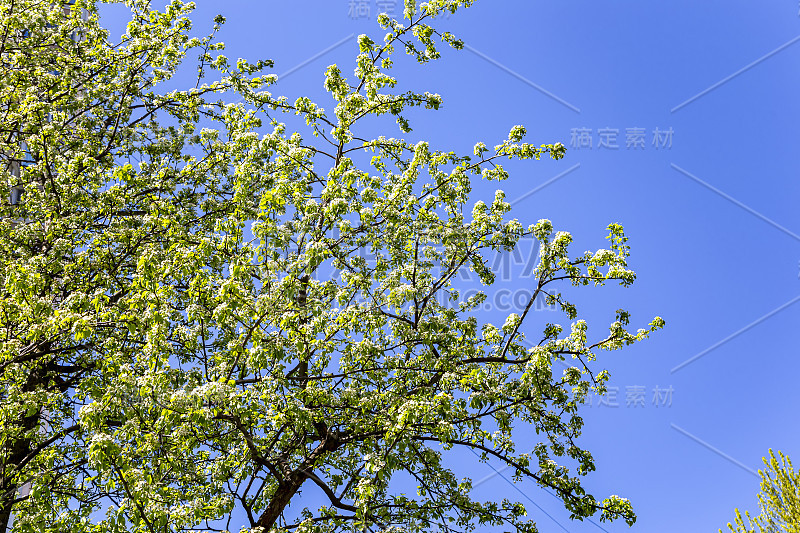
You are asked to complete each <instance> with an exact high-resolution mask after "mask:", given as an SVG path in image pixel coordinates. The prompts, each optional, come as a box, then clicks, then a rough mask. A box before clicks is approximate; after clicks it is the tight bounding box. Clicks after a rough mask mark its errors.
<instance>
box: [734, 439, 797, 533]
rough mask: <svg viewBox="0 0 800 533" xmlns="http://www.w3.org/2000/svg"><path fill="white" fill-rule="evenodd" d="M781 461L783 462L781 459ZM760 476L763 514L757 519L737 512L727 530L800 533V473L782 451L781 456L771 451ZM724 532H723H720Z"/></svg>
mask: <svg viewBox="0 0 800 533" xmlns="http://www.w3.org/2000/svg"><path fill="white" fill-rule="evenodd" d="M779 458H780V459H779ZM763 461H764V466H765V467H766V468H764V470H759V471H758V474H759V475H760V476H761V492H759V493H758V505H759V507H760V508H761V514H759V515H758V516H756V517H755V518H753V517H751V516H750V513H749V512H747V511H745V513H744V517H743V516H742V513H741V512H740V511H739V509H736V518H735V519H734V522H733V523H732V524H731V523H730V522H729V523H728V529H729V530H730V531H732V532H733V533H798V532H800V471H796V470H795V469H794V467H793V466H792V461H791V460H790V459H789V458H788V457H786V456H785V455H784V454H783V453H782V452H781V451H778V457H775V454H774V453H773V452H772V450H770V451H769V460H767V458H766V457H764V459H763ZM719 531H720V533H722V530H721V529H720V530H719Z"/></svg>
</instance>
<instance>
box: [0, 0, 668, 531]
mask: <svg viewBox="0 0 800 533" xmlns="http://www.w3.org/2000/svg"><path fill="white" fill-rule="evenodd" d="M124 4H125V5H127V6H128V7H129V8H130V10H131V21H130V23H129V24H128V26H127V29H126V33H125V35H123V36H122V38H121V40H120V41H119V42H116V43H113V42H111V41H109V36H108V32H107V31H106V30H104V29H103V28H102V27H101V26H100V23H99V19H98V15H97V6H96V4H95V2H93V1H88V0H85V1H81V0H78V1H77V2H76V3H75V6H74V7H75V9H73V10H72V11H70V12H66V13H65V11H64V10H62V9H61V6H60V5H58V4H56V3H51V2H41V1H39V0H0V6H2V12H3V22H2V24H3V28H2V30H3V31H2V36H3V37H2V39H3V40H2V45H1V46H0V56H1V57H2V62H0V68H2V69H3V71H2V76H0V93H1V94H2V99H0V102H2V106H3V107H2V112H3V116H2V132H3V138H2V139H0V153H2V154H3V156H4V161H5V164H6V170H5V171H4V173H3V179H5V180H6V182H7V184H8V186H9V187H21V188H22V190H24V194H23V196H22V202H21V203H19V204H16V205H11V204H10V203H6V204H3V205H2V207H0V261H2V265H0V282H1V283H0V287H2V293H1V294H0V296H1V298H0V338H1V339H2V348H0V382H1V383H2V393H1V394H2V407H0V424H1V425H0V462H1V464H0V526H2V527H5V525H6V524H7V523H8V520H9V516H10V514H11V513H12V511H13V513H14V514H15V516H16V520H15V523H14V528H15V530H16V531H31V532H32V531H36V532H39V531H53V532H56V531H58V532H65V531H75V532H83V531H93V532H94V531H97V532H101V531H102V532H122V531H126V532H127V531H137V532H138V531H141V532H151V533H153V532H156V531H183V530H189V529H192V528H198V527H200V528H204V529H207V530H231V529H233V530H238V529H239V528H240V527H241V528H248V529H253V530H258V528H262V529H263V530H264V531H267V530H274V531H312V530H313V531H337V530H343V529H349V528H356V529H367V530H378V529H379V530H390V529H392V528H402V529H403V530H406V531H422V530H430V529H436V528H439V529H441V530H444V531H461V530H469V529H471V528H473V527H474V526H475V525H477V524H498V525H499V524H507V525H510V526H511V527H514V528H516V529H517V530H519V531H535V530H536V529H535V524H534V523H533V522H532V521H530V520H528V519H526V518H525V508H524V507H523V505H522V504H520V503H516V502H511V501H506V500H504V501H502V502H478V501H475V500H473V499H472V498H471V497H470V481H469V479H467V478H463V479H459V478H458V477H456V473H454V472H452V471H451V470H450V469H449V468H447V467H445V466H444V465H443V464H442V453H443V452H444V451H446V450H449V449H452V448H455V447H459V448H468V449H471V450H474V451H476V452H478V453H479V454H480V455H481V458H482V459H483V460H493V461H499V462H501V463H503V464H504V465H507V466H510V467H513V468H514V472H515V478H516V479H522V478H530V479H533V480H535V481H536V482H537V483H538V484H540V485H541V486H543V487H547V488H550V489H552V490H554V491H555V493H556V494H557V495H558V496H559V497H560V498H561V499H562V500H563V502H564V505H565V507H566V508H567V509H568V510H569V511H570V512H571V514H572V516H573V517H574V518H578V519H580V518H584V517H588V516H592V515H594V514H596V513H600V516H601V519H603V520H606V519H608V520H613V519H617V518H622V519H623V520H625V521H626V522H628V523H629V524H631V523H633V521H634V520H635V516H634V514H633V511H632V509H631V506H630V503H629V502H628V501H627V500H625V499H623V498H620V497H617V496H611V497H609V498H606V499H604V500H597V499H596V498H595V497H594V496H592V495H590V494H587V493H586V492H585V490H584V489H583V487H582V485H581V477H582V476H584V475H585V474H587V473H589V472H591V471H592V470H594V462H593V459H592V456H591V454H590V453H589V452H588V451H587V450H584V449H582V448H581V447H580V446H579V445H578V443H577V440H576V439H577V437H578V436H579V434H580V431H581V427H582V423H583V421H582V419H581V417H580V416H579V414H578V409H579V406H580V405H581V404H582V403H583V402H584V400H585V398H586V396H587V394H588V393H589V391H590V390H595V391H596V392H598V393H601V394H602V393H603V392H604V391H605V383H606V381H607V379H608V377H609V376H608V373H607V372H606V371H604V370H599V369H596V368H594V366H595V365H594V364H593V363H592V361H593V360H594V359H595V356H596V352H597V351H598V350H599V349H607V350H613V349H618V348H621V347H623V346H625V345H627V344H630V343H633V342H635V341H637V340H641V339H643V338H645V337H646V336H647V335H648V334H649V333H650V332H651V331H653V330H655V329H657V328H660V327H662V326H663V320H661V319H660V318H658V317H656V318H655V319H654V320H653V321H652V322H651V323H650V325H649V327H648V328H647V329H639V330H637V331H635V332H631V331H628V329H627V328H626V326H627V325H628V322H629V315H628V313H627V312H625V311H622V310H620V311H619V312H618V313H617V316H616V317H615V320H614V321H613V322H612V324H611V326H610V330H609V332H608V333H607V334H605V335H600V336H598V337H597V338H595V339H592V340H590V338H589V328H588V325H587V324H586V322H585V321H584V320H581V319H580V318H579V315H578V311H577V309H576V308H575V306H574V305H572V304H571V303H569V302H568V301H567V300H566V299H565V298H564V297H563V296H562V295H561V294H560V293H559V292H558V288H557V287H558V285H559V284H562V283H571V284H572V285H589V284H591V285H595V286H596V285H603V284H604V283H605V282H607V281H614V282H618V283H620V284H621V285H624V286H628V285H630V284H631V283H632V282H633V281H634V278H635V274H634V273H633V271H632V270H630V269H629V268H628V264H627V259H628V257H629V247H628V245H627V239H626V237H625V235H624V233H623V230H622V227H621V226H619V225H617V224H611V225H609V227H608V237H607V238H608V239H609V245H608V248H607V249H600V250H597V251H596V252H586V253H584V254H580V255H577V256H570V255H569V252H568V246H569V244H570V242H571V240H572V238H571V236H570V235H569V234H568V233H566V232H554V231H553V227H552V224H551V223H550V221H548V220H540V221H538V222H536V223H534V224H530V225H528V226H523V224H522V223H521V222H519V221H518V220H516V219H508V218H506V213H507V212H508V211H509V209H510V206H509V204H508V203H507V202H505V199H504V195H503V193H502V191H497V193H496V195H495V198H494V200H493V201H491V202H490V203H489V204H487V203H485V202H483V201H477V202H473V201H471V200H470V193H471V182H472V180H473V179H475V177H477V176H480V177H481V178H483V179H487V180H504V179H507V178H508V174H507V172H506V171H505V170H504V169H503V167H502V164H501V162H502V161H503V160H506V159H512V158H519V159H539V158H540V157H541V156H543V155H544V156H549V157H553V158H555V159H559V158H561V157H563V155H564V152H565V149H564V147H563V146H562V145H560V144H555V145H552V144H545V145H541V146H535V145H532V144H529V143H525V142H523V141H522V139H523V137H524V135H525V129H524V128H523V127H521V126H515V127H513V128H512V129H511V132H510V134H509V136H508V138H507V139H505V140H503V141H502V142H500V144H498V145H496V146H495V147H494V148H488V147H487V146H486V145H485V144H483V143H478V144H476V145H475V149H474V152H473V153H472V154H469V155H458V154H456V153H454V152H450V151H442V150H438V149H435V148H433V147H431V146H430V144H429V143H426V142H419V143H413V144H412V143H409V142H406V141H404V140H402V139H396V138H390V137H385V136H380V137H372V136H369V135H367V134H366V132H368V131H374V130H375V128H382V127H384V126H385V116H389V117H392V116H393V117H395V118H396V121H397V123H398V125H399V127H400V129H401V130H402V131H403V132H408V131H410V122H409V120H408V119H407V111H408V110H409V109H410V108H412V107H424V108H428V109H437V108H438V107H439V106H440V105H441V102H442V99H441V97H439V96H438V95H436V94H431V93H427V92H426V93H417V92H397V91H395V90H394V89H395V87H396V84H397V80H396V79H395V78H393V77H392V76H391V75H390V71H391V67H392V61H393V58H394V52H395V47H396V46H402V47H403V49H404V51H405V52H406V54H408V55H409V56H411V57H413V58H415V59H416V60H417V61H418V62H420V63H426V62H428V61H431V60H435V59H437V58H438V57H439V51H438V50H437V47H436V43H435V41H434V39H436V40H441V41H442V42H444V43H446V44H448V45H450V46H452V47H454V48H456V49H458V48H461V46H462V44H461V42H460V41H459V40H458V39H456V38H455V37H454V36H453V35H451V34H449V33H447V32H441V31H439V30H437V29H435V28H434V27H432V26H431V25H430V24H429V21H431V20H432V19H433V18H434V17H435V16H436V15H438V14H440V13H442V12H444V11H449V12H453V13H454V12H456V11H457V10H458V9H459V8H463V7H469V5H471V4H472V2H471V1H469V0H434V1H432V2H428V3H426V4H422V5H419V6H418V5H417V3H416V2H415V1H413V0H407V1H406V2H405V10H404V17H405V18H404V20H403V21H398V20H393V19H391V18H389V17H388V16H386V15H381V16H380V17H379V23H380V25H381V27H382V28H383V30H384V32H385V35H384V37H383V39H382V40H381V41H380V43H378V42H376V41H374V40H372V39H370V38H369V37H367V36H365V35H362V36H360V37H359V39H358V46H359V51H358V55H357V57H356V66H355V71H354V73H353V76H351V78H350V80H348V79H347V77H345V76H344V75H343V74H342V71H341V70H340V69H339V68H338V67H337V66H336V65H331V66H330V67H328V69H327V70H326V73H325V89H326V90H327V92H328V93H329V94H330V96H331V98H332V100H333V106H334V107H333V111H332V112H330V113H328V112H326V111H325V110H324V109H323V108H321V107H320V106H319V105H317V104H316V103H314V102H312V101H311V100H310V99H309V98H307V97H303V96H301V97H299V98H297V99H295V100H294V101H293V102H290V101H289V100H288V99H287V98H285V97H276V96H273V95H272V94H271V93H270V92H269V91H267V90H265V89H266V88H268V87H269V86H270V85H272V84H274V83H275V81H276V78H275V77H274V76H271V75H260V71H262V70H263V69H264V68H265V67H268V66H270V62H267V61H262V62H259V63H256V64H250V63H248V62H246V61H244V60H239V61H238V62H237V65H236V66H235V67H234V66H232V65H231V64H229V62H228V61H227V59H226V58H225V57H224V56H223V55H221V54H220V53H219V50H221V49H222V48H223V46H222V44H221V43H218V42H216V41H215V40H214V39H213V35H212V36H209V37H206V38H195V37H191V36H190V35H189V32H190V28H191V23H190V21H189V19H188V18H187V16H188V14H189V13H190V11H191V9H192V8H193V5H192V4H191V3H188V4H184V3H182V2H181V1H179V0H174V1H172V2H171V3H170V4H169V5H168V6H167V7H166V8H164V10H162V11H159V10H154V9H152V7H151V5H150V1H149V0H127V1H125V2H124ZM81 10H85V11H81ZM82 12H85V13H86V14H88V16H86V17H84V16H81V14H80V13H82ZM216 22H217V26H215V31H216V30H217V29H218V27H219V24H221V23H222V22H223V19H222V18H221V17H218V19H217V21H216ZM76 35H78V36H79V38H75V36H76ZM190 52H192V53H197V54H198V56H199V59H198V78H197V81H196V84H195V86H194V87H193V88H190V89H188V90H185V91H177V90H171V91H165V90H163V89H162V87H163V86H164V83H165V82H167V81H169V80H171V79H172V78H173V76H174V75H175V73H176V71H177V69H178V67H179V65H180V64H181V62H182V60H183V59H184V57H185V56H186V54H187V53H190ZM206 80H215V81H206ZM223 94H225V95H226V98H228V99H234V98H239V99H241V100H242V102H241V103H237V104H226V103H224V102H222V101H217V100H214V99H215V98H217V99H219V98H221V95H223ZM283 121H285V122H283ZM286 122H292V123H294V122H296V128H290V127H289V126H287V124H286ZM301 131H303V132H305V133H306V135H307V138H304V136H303V135H301V133H300V132H301ZM23 142H24V143H25V146H27V147H28V149H29V150H30V154H31V157H32V160H33V163H32V164H31V165H29V166H27V167H26V168H25V170H24V172H23V173H22V174H21V176H19V178H18V177H15V176H14V175H13V174H12V173H11V172H10V170H9V169H11V167H12V165H13V164H15V163H17V162H19V161H20V160H21V159H22V158H23V154H22V150H21V146H22V144H21V143H23ZM525 237H534V238H536V239H538V241H539V242H540V254H539V258H538V265H537V268H536V270H535V278H534V284H535V286H534V287H533V289H534V290H533V295H532V297H531V299H530V302H529V303H528V305H527V307H526V309H525V310H524V312H523V313H522V314H521V315H517V314H511V315H509V316H508V317H507V319H506V320H505V321H504V323H503V324H502V325H493V324H491V323H489V322H488V321H486V319H485V317H482V316H481V315H480V313H479V312H478V311H479V306H480V305H481V303H482V302H483V301H484V299H485V298H486V295H485V293H480V294H478V295H476V296H473V297H470V298H468V299H463V298H461V297H460V293H459V287H457V286H456V284H455V282H454V280H455V277H456V276H457V275H458V273H459V272H461V271H463V270H465V269H471V270H473V271H475V272H476V273H477V274H478V276H479V277H480V279H481V281H482V283H483V284H485V285H487V286H491V284H492V283H493V281H494V276H493V273H492V272H491V271H490V269H489V268H488V266H487V257H488V256H489V254H492V253H496V252H499V251H503V250H510V249H513V248H514V247H515V246H516V245H517V243H518V242H519V240H520V239H522V238H525ZM542 295H546V297H547V299H548V301H549V302H550V303H552V304H557V305H559V306H560V308H561V310H562V311H563V312H564V313H565V315H566V317H567V319H568V320H569V321H571V325H570V327H569V331H568V332H564V331H563V328H562V326H560V325H558V324H543V325H541V327H542V328H543V333H542V334H540V335H539V336H536V337H533V339H534V343H535V345H534V346H533V347H530V346H531V344H530V343H528V341H526V335H525V333H526V332H527V331H530V327H529V325H528V322H530V320H531V318H532V317H531V316H530V314H529V311H530V310H531V307H532V306H533V304H534V302H535V301H536V299H537V298H540V297H541V296H542ZM559 361H561V362H566V363H567V364H566V366H567V368H566V370H565V371H564V372H563V373H562V374H560V375H559V374H558V373H554V371H553V365H554V364H555V363H556V362H559ZM519 424H530V425H532V426H533V427H534V428H535V429H536V431H537V433H539V434H540V435H542V442H540V443H539V444H538V445H537V446H536V448H535V450H534V453H533V454H527V453H520V452H518V451H517V450H516V445H515V442H514V438H513V434H512V432H513V428H514V427H515V426H518V425H519ZM397 474H403V475H405V476H407V477H408V478H409V479H412V480H413V483H414V484H415V485H416V486H417V494H416V495H408V494H405V493H403V492H402V491H400V490H398V488H397V486H396V484H393V483H392V480H393V479H397V477H398V476H397ZM25 483H29V485H30V492H29V493H28V494H21V493H20V492H19V488H20V487H21V486H22V485H23V484H25ZM304 485H314V486H316V487H318V488H319V490H321V491H322V492H323V493H324V494H325V495H326V496H327V499H328V503H327V504H326V505H324V506H323V507H321V508H320V509H308V508H305V509H302V510H300V511H299V512H293V513H292V514H287V510H288V506H289V504H290V503H291V504H292V505H293V506H294V507H293V508H297V506H298V505H300V506H302V501H300V502H299V504H298V495H299V491H300V489H301V487H303V486H304Z"/></svg>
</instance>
